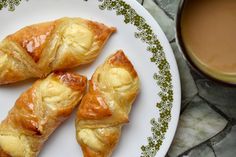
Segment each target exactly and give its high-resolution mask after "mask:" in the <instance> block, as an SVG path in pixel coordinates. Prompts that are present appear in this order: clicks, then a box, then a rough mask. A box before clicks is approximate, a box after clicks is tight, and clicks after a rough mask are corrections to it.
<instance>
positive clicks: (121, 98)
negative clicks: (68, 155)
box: [76, 50, 139, 157]
mask: <svg viewBox="0 0 236 157" xmlns="http://www.w3.org/2000/svg"><path fill="white" fill-rule="evenodd" d="M89 85H90V86H89V91H88V93H87V94H86V95H85V96H84V97H83V99H82V101H81V103H80V106H79V109H78V112H77V119H76V135H77V141H78V143H79V144H80V145H81V147H82V150H83V154H84V157H109V156H110V155H111V154H112V151H113V149H114V147H115V146H116V144H117V143H118V141H119V138H120V134H121V128H122V126H123V125H124V124H126V123H128V122H129V118H128V117H129V112H130V110H131V107H132V103H133V102H134V100H135V98H136V96H137V94H138V91H139V78H138V75H137V73H136V71H135V69H134V67H133V65H132V64H131V62H130V61H129V60H128V58H127V57H126V56H125V54H124V53H123V51H121V50H119V51H118V52H116V53H115V54H114V55H112V56H110V57H109V58H108V59H107V60H106V61H105V63H104V64H103V65H101V66H100V67H98V68H97V70H96V71H95V73H94V74H93V76H92V79H91V80H90V82H89Z"/></svg>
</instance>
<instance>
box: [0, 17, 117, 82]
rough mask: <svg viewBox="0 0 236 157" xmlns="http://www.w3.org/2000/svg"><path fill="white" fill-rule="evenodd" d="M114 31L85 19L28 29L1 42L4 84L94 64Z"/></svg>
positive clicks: (0, 79)
mask: <svg viewBox="0 0 236 157" xmlns="http://www.w3.org/2000/svg"><path fill="white" fill-rule="evenodd" d="M115 31H116V29H115V28H114V27H108V26H105V25H104V24H101V23H97V22H93V21H89V20H85V19H82V18H61V19H58V20H55V21H52V22H46V23H40V24H35V25H32V26H28V27H25V28H23V29H21V30H19V31H18V32H16V33H15V34H12V35H9V36H7V37H6V38H5V39H4V40H3V41H2V42H0V84H9V83H13V82H17V81H21V80H25V79H28V78H32V77H35V78H37V77H39V78H41V77H45V76H46V75H48V74H49V73H50V72H52V71H56V70H63V69H68V68H74V67H77V66H78V65H81V64H86V63H90V62H92V61H93V60H94V59H95V58H96V57H97V56H98V54H99V53H100V51H101V49H102V48H103V46H104V45H105V43H106V41H107V40H108V38H109V37H110V35H111V34H112V33H113V32H115Z"/></svg>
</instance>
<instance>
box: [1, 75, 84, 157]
mask: <svg viewBox="0 0 236 157" xmlns="http://www.w3.org/2000/svg"><path fill="white" fill-rule="evenodd" d="M86 84H87V79H86V78H85V77H84V76H80V75H77V74H73V73H62V72H61V73H59V72H58V73H53V74H50V75H49V76H48V77H47V78H46V79H43V80H39V81H37V82H36V83H34V85H33V86H32V87H31V88H30V89H28V90H27V91H26V92H24V93H23V94H22V95H21V96H20V97H19V98H18V99H17V101H16V103H15V106H14V107H13V108H12V109H11V111H10V112H9V114H8V116H7V117H6V119H5V120H4V121H3V122H2V123H1V124H0V156H1V157H36V156H37V154H38V153H39V151H40V149H41V147H42V145H43V144H44V142H45V141H46V140H47V139H48V137H49V136H50V134H52V132H53V131H54V130H55V129H56V128H57V127H58V126H59V125H60V124H61V123H62V122H63V121H64V120H66V119H67V118H68V117H69V116H70V115H71V113H72V111H73V109H74V108H75V107H76V105H77V104H78V103H79V101H80V100H81V98H82V96H83V95H84V92H85V90H86Z"/></svg>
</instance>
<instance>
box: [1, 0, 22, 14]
mask: <svg viewBox="0 0 236 157" xmlns="http://www.w3.org/2000/svg"><path fill="white" fill-rule="evenodd" d="M20 2H21V0H0V10H2V9H3V8H8V10H9V11H14V10H15V6H18V5H19V4H20Z"/></svg>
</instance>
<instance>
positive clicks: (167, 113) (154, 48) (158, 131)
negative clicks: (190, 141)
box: [99, 0, 173, 157]
mask: <svg viewBox="0 0 236 157" xmlns="http://www.w3.org/2000/svg"><path fill="white" fill-rule="evenodd" d="M99 8H100V9H102V10H105V9H107V10H115V11H116V14H117V15H120V16H124V22H125V23H126V24H132V25H134V26H135V27H137V30H138V31H137V32H135V34H134V35H135V37H136V38H138V39H141V40H142V41H143V42H144V43H146V44H147V51H149V52H151V53H152V57H151V58H150V61H151V62H153V63H154V64H155V65H156V67H157V69H158V73H155V74H154V76H153V78H154V79H155V80H156V83H157V86H158V87H159V88H160V89H161V91H160V92H159V93H158V95H159V96H160V98H161V101H160V102H158V103H156V107H157V108H158V110H159V113H160V118H159V119H155V118H152V119H151V121H150V122H151V126H152V127H151V132H152V136H150V137H148V138H147V144H146V145H143V146H142V147H141V152H142V153H141V155H140V157H154V156H155V155H156V154H157V151H158V150H159V149H160V147H161V145H162V143H163V139H164V138H165V134H166V132H167V130H168V126H169V122H170V120H171V109H172V103H173V86H172V76H171V73H170V65H169V63H168V61H167V60H166V57H165V53H164V51H163V47H162V46H161V44H160V42H159V40H158V38H157V35H155V34H154V32H153V30H152V28H151V26H150V25H149V24H148V23H147V22H146V20H145V19H144V18H143V17H142V16H140V15H139V14H138V13H137V12H136V11H135V10H134V9H133V8H132V7H131V6H130V5H129V4H127V3H126V2H124V1H123V0H102V1H101V5H99Z"/></svg>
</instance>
